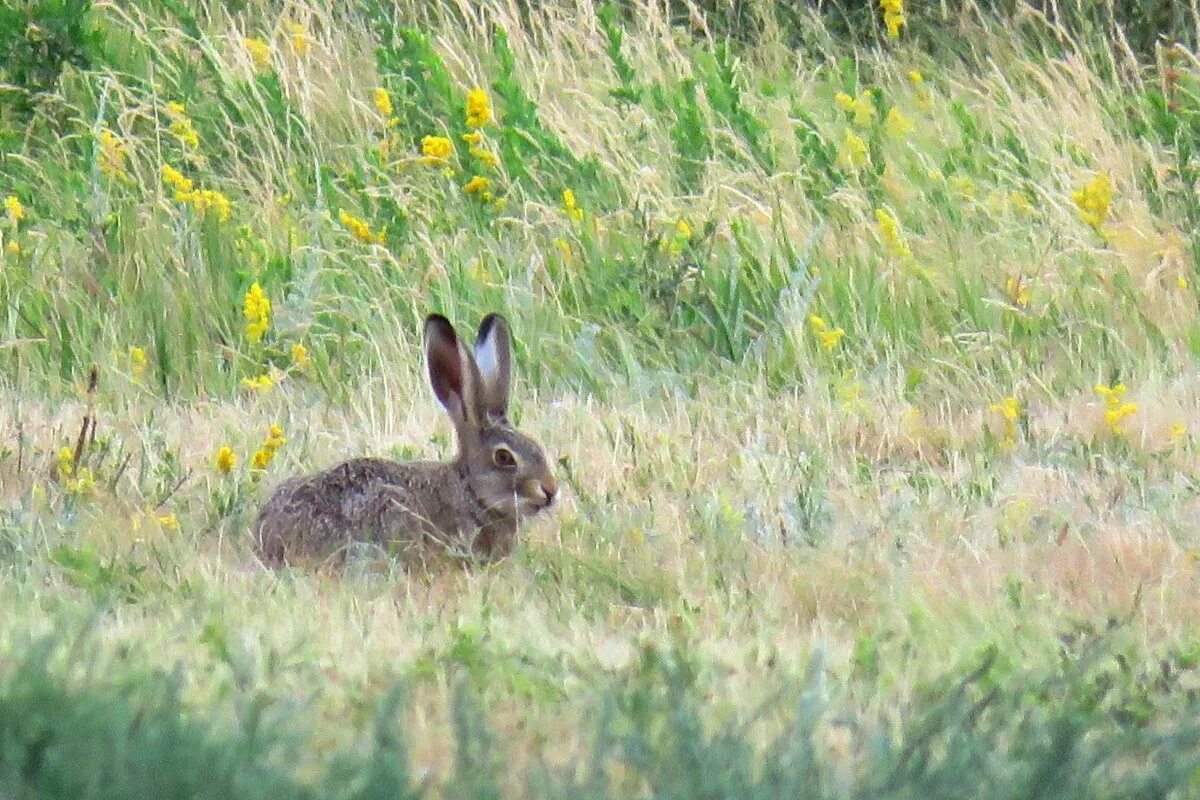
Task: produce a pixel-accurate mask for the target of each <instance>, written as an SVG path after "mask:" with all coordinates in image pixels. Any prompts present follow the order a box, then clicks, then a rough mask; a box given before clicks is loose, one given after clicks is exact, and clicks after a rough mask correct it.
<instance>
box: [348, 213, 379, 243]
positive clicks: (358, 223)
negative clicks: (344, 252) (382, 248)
mask: <svg viewBox="0 0 1200 800" xmlns="http://www.w3.org/2000/svg"><path fill="white" fill-rule="evenodd" d="M338 221H339V222H341V223H342V225H343V226H344V227H345V228H346V230H348V231H350V233H351V234H352V235H353V236H354V238H355V239H358V240H359V241H360V242H362V243H364V244H383V243H384V241H385V240H386V238H387V231H386V230H381V231H379V232H378V233H375V232H374V231H372V230H371V226H370V225H369V224H367V222H366V220H362V219H359V218H358V217H356V216H354V215H353V214H351V213H350V212H348V211H346V209H344V208H343V209H342V210H341V211H340V212H338Z"/></svg>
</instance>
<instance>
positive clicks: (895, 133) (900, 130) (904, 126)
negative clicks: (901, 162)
mask: <svg viewBox="0 0 1200 800" xmlns="http://www.w3.org/2000/svg"><path fill="white" fill-rule="evenodd" d="M883 126H884V128H886V129H887V132H888V135H889V136H891V137H892V138H895V139H903V138H905V137H907V136H908V135H909V134H910V133H912V132H913V128H914V127H915V126H914V125H913V121H912V120H911V119H909V118H908V117H906V116H904V115H903V114H902V113H900V109H898V108H896V107H894V106H893V107H892V109H891V110H890V111H888V113H887V119H885V120H884V122H883Z"/></svg>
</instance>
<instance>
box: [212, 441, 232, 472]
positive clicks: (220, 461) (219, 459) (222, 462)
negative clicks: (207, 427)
mask: <svg viewBox="0 0 1200 800" xmlns="http://www.w3.org/2000/svg"><path fill="white" fill-rule="evenodd" d="M213 466H214V467H215V468H216V470H217V472H220V473H221V474H223V475H228V474H229V473H230V472H231V471H232V470H233V468H234V467H236V466H237V456H236V455H234V454H233V448H231V447H230V446H229V445H227V444H223V445H221V449H219V450H217V454H216V455H215V456H213Z"/></svg>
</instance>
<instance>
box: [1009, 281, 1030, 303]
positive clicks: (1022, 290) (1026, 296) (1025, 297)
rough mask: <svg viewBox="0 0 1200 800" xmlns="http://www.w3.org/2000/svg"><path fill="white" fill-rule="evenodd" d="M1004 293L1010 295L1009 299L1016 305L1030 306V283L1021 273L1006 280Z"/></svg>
mask: <svg viewBox="0 0 1200 800" xmlns="http://www.w3.org/2000/svg"><path fill="white" fill-rule="evenodd" d="M1004 293H1005V294H1006V295H1008V301H1009V302H1010V303H1012V304H1013V305H1014V306H1019V307H1020V308H1028V307H1029V301H1030V299H1031V296H1030V292H1029V284H1028V283H1027V282H1026V281H1025V280H1024V279H1023V278H1022V277H1021V276H1020V275H1018V276H1017V277H1015V278H1009V279H1008V280H1006V281H1005V282H1004Z"/></svg>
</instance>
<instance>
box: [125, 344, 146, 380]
mask: <svg viewBox="0 0 1200 800" xmlns="http://www.w3.org/2000/svg"><path fill="white" fill-rule="evenodd" d="M147 364H148V361H147V359H146V351H145V350H143V349H142V348H140V347H131V348H129V374H130V375H132V376H133V379H134V381H141V379H142V378H143V377H144V376H145V375H146V366H147Z"/></svg>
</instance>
